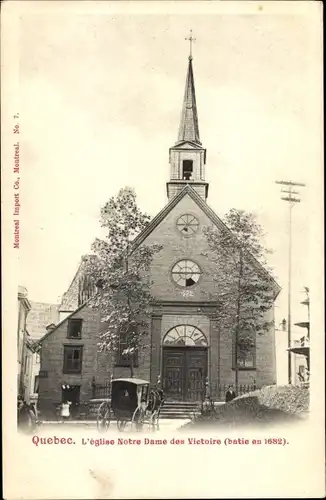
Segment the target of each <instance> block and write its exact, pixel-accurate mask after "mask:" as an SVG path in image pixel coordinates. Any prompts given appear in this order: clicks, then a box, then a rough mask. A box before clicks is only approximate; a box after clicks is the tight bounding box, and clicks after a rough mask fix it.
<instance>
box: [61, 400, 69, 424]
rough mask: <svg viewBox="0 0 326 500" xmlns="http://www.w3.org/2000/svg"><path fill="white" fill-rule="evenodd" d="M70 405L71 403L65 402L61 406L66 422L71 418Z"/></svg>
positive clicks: (62, 415)
mask: <svg viewBox="0 0 326 500" xmlns="http://www.w3.org/2000/svg"><path fill="white" fill-rule="evenodd" d="M70 405H71V402H70V401H64V402H63V403H62V405H61V417H62V419H63V420H64V421H65V420H68V419H69V417H70Z"/></svg>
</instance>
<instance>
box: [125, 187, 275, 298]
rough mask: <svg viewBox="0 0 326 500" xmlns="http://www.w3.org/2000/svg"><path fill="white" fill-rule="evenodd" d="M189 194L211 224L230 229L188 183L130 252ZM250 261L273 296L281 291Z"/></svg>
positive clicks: (138, 239) (134, 242)
mask: <svg viewBox="0 0 326 500" xmlns="http://www.w3.org/2000/svg"><path fill="white" fill-rule="evenodd" d="M187 194H188V195H189V196H190V197H191V198H192V199H193V201H194V202H195V203H197V205H198V206H199V208H201V210H202V211H203V212H204V213H205V214H206V215H207V217H208V218H209V219H210V220H211V221H212V222H213V224H214V225H215V226H216V227H217V228H219V229H221V230H222V231H229V232H231V230H230V229H229V228H228V227H227V226H226V225H225V224H224V222H223V221H222V220H221V219H220V218H219V217H218V216H217V215H216V213H215V212H214V210H213V209H212V208H210V207H209V206H208V205H207V203H206V202H205V201H204V200H203V199H202V198H201V197H200V195H199V194H198V193H197V192H196V191H195V190H194V189H193V188H192V187H191V185H190V184H186V186H185V187H184V188H183V189H182V191H180V192H179V194H177V195H176V196H175V197H174V198H172V199H171V200H170V201H169V203H168V204H167V205H166V206H165V207H164V208H163V209H162V210H161V211H160V212H159V213H158V214H157V215H156V217H154V218H153V219H152V220H151V222H150V223H149V224H148V225H147V226H146V228H145V229H144V230H143V231H142V232H141V233H140V234H139V235H138V236H137V237H136V238H135V239H134V241H133V247H132V251H131V253H132V252H133V251H134V250H136V248H138V247H139V245H141V244H142V243H143V241H145V239H146V238H147V237H148V236H149V235H150V234H151V233H152V231H154V229H155V228H156V227H157V226H158V225H159V224H160V223H161V222H162V221H163V220H164V219H165V217H166V216H167V215H168V214H169V213H170V212H171V210H172V209H173V208H174V207H175V206H176V205H177V204H178V203H179V201H180V200H181V199H182V198H183V197H184V196H186V195H187ZM250 258H251V259H252V262H253V264H254V266H255V268H256V269H257V270H258V272H262V273H263V274H264V275H265V276H266V277H268V279H269V280H270V282H271V284H272V286H273V288H274V290H275V296H277V295H278V294H279V292H280V291H281V287H280V285H279V284H278V283H277V282H276V281H275V279H274V278H273V277H272V276H271V274H270V273H269V272H268V271H267V270H266V269H265V268H264V266H263V265H262V264H261V263H260V262H259V261H258V260H257V259H255V257H253V256H252V255H250Z"/></svg>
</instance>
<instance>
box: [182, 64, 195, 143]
mask: <svg viewBox="0 0 326 500" xmlns="http://www.w3.org/2000/svg"><path fill="white" fill-rule="evenodd" d="M182 141H190V142H195V143H196V144H199V145H201V142H200V139H199V127H198V114H197V105H196V92H195V81H194V72H193V68H192V56H189V63H188V72H187V79H186V88H185V94H184V99H183V106H182V114H181V120H180V127H179V136H178V142H182Z"/></svg>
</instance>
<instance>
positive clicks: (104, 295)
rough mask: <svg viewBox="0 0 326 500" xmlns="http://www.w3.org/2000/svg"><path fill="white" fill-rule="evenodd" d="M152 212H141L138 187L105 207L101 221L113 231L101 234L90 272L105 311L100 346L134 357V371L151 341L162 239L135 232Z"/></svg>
mask: <svg viewBox="0 0 326 500" xmlns="http://www.w3.org/2000/svg"><path fill="white" fill-rule="evenodd" d="M149 221H150V216H149V215H147V214H146V213H143V212H141V210H140V209H139V208H138V206H137V203H136V194H135V192H134V190H133V189H131V188H129V187H126V188H124V189H121V190H120V191H119V193H118V195H117V196H116V197H111V198H110V199H109V201H108V202H107V203H106V204H105V206H104V207H102V209H101V219H100V223H101V226H102V228H104V230H105V231H106V232H107V234H106V237H105V239H104V240H102V239H99V238H97V239H96V240H95V241H94V243H93V245H92V250H93V252H94V254H95V257H96V258H94V257H93V258H91V259H89V261H88V265H87V271H86V272H87V274H88V273H89V274H90V275H91V276H92V279H93V281H94V282H95V283H96V285H97V286H96V293H95V294H94V295H93V297H92V299H91V301H90V304H91V306H92V307H95V308H97V309H98V310H100V312H101V321H102V322H103V323H104V324H105V328H104V330H103V332H101V333H100V340H99V342H98V347H99V350H100V351H103V350H110V351H111V352H113V353H115V355H118V356H122V357H124V358H125V360H126V361H128V364H129V366H130V375H131V377H133V375H134V359H135V355H136V354H137V353H138V351H139V350H140V349H143V348H145V347H146V342H145V338H146V336H147V335H148V328H147V327H148V324H149V318H150V314H151V305H152V303H153V300H154V298H153V297H152V295H151V291H150V289H151V284H152V281H151V278H150V265H151V262H152V259H153V256H154V254H155V253H156V252H158V251H160V250H161V246H159V245H145V244H142V245H140V246H137V245H135V244H134V240H135V237H136V236H137V235H138V234H139V233H140V232H141V231H143V229H145V227H146V226H147V224H148V223H149Z"/></svg>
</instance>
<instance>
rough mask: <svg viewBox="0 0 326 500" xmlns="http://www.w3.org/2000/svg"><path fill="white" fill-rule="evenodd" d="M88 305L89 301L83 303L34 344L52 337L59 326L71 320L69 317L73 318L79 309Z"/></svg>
mask: <svg viewBox="0 0 326 500" xmlns="http://www.w3.org/2000/svg"><path fill="white" fill-rule="evenodd" d="M88 303H89V300H88V301H87V302H85V303H84V304H82V305H81V306H79V307H78V308H77V309H76V310H75V311H73V312H72V313H70V314H69V315H68V316H66V317H65V318H64V319H63V320H62V321H60V323H58V324H57V325H56V326H55V328H53V329H52V330H50V331H48V332H46V334H45V335H43V337H41V338H40V339H39V340H38V341H37V342H36V343H37V344H41V343H42V342H43V340H45V339H46V338H47V337H49V336H50V335H52V333H53V332H55V331H56V330H57V329H58V328H60V326H61V325H63V323H65V321H68V319H69V318H71V316H73V315H74V314H76V313H77V312H79V311H80V310H81V309H83V308H84V307H86V306H87V304H88Z"/></svg>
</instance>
